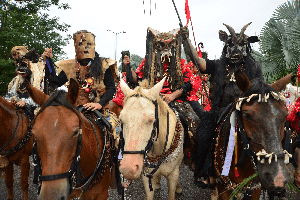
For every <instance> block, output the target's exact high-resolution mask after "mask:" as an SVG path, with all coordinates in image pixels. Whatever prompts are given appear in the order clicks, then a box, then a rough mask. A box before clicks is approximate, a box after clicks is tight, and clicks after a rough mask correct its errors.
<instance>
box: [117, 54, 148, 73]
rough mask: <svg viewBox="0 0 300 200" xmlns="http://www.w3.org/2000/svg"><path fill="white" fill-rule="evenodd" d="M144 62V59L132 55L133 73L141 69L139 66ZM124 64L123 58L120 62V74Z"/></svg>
mask: <svg viewBox="0 0 300 200" xmlns="http://www.w3.org/2000/svg"><path fill="white" fill-rule="evenodd" d="M142 61H143V58H142V57H140V56H138V55H136V54H132V55H130V66H131V68H132V69H133V71H135V70H136V69H137V68H138V67H139V65H140V64H141V62H142ZM122 62H123V61H122V57H121V58H120V60H119V63H120V65H119V67H118V69H119V71H120V72H121V71H122Z"/></svg>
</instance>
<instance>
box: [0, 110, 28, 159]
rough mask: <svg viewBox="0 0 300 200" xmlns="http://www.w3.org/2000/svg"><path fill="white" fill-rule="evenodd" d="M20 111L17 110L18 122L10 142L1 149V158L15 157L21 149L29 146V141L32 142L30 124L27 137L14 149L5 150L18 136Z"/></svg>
mask: <svg viewBox="0 0 300 200" xmlns="http://www.w3.org/2000/svg"><path fill="white" fill-rule="evenodd" d="M18 109H19V108H17V110H16V113H17V116H18V121H17V124H16V127H15V129H14V131H13V133H12V134H11V136H10V138H9V140H8V141H7V142H6V143H5V144H4V145H3V147H1V148H0V157H1V156H11V155H13V154H14V153H16V152H17V151H19V150H20V149H22V148H23V147H24V146H25V145H26V144H27V142H29V140H30V138H31V136H32V133H31V126H30V123H29V125H28V128H27V132H26V134H25V136H24V137H23V138H22V139H21V140H20V141H19V142H18V143H17V144H16V145H15V146H14V147H12V148H10V149H8V150H4V148H5V147H6V146H7V145H8V144H9V143H10V142H11V140H12V138H13V137H14V135H15V134H16V132H17V129H18V127H19V124H20V114H19V112H18ZM29 121H30V120H29Z"/></svg>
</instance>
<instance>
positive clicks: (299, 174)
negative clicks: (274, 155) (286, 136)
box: [294, 147, 300, 187]
mask: <svg viewBox="0 0 300 200" xmlns="http://www.w3.org/2000/svg"><path fill="white" fill-rule="evenodd" d="M294 156H295V160H296V163H297V164H298V167H297V168H296V169H295V174H294V179H295V180H294V181H295V184H296V186H297V187H300V148H298V147H296V148H295V153H294Z"/></svg>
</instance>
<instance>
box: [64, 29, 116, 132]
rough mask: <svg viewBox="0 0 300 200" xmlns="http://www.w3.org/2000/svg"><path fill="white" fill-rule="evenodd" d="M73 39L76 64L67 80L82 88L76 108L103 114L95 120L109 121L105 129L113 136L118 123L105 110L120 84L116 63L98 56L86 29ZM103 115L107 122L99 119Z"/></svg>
mask: <svg viewBox="0 0 300 200" xmlns="http://www.w3.org/2000/svg"><path fill="white" fill-rule="evenodd" d="M73 40H74V46H75V53H76V56H75V58H76V62H75V66H74V65H73V66H71V70H70V72H69V77H70V78H73V79H75V80H77V81H78V83H79V85H80V88H81V90H80V91H79V97H78V102H80V104H78V106H84V107H85V108H86V109H87V110H91V111H96V112H95V115H97V113H99V114H98V115H100V114H101V113H102V114H101V116H98V117H99V118H101V120H102V122H107V121H109V122H110V125H109V124H106V125H108V126H107V127H109V130H110V131H112V132H113V134H116V133H115V126H116V125H117V124H119V123H117V122H116V121H117V117H116V116H115V115H114V113H112V112H110V111H109V110H108V109H106V108H108V102H109V101H110V100H111V99H112V98H113V96H114V93H115V92H116V87H115V85H116V84H117V83H118V81H119V72H118V68H117V61H115V60H112V59H108V58H104V57H99V54H98V53H97V52H96V51H95V35H94V34H93V33H91V32H88V31H87V30H80V31H77V32H76V33H74V34H73ZM65 67H68V65H66V66H65ZM62 70H63V68H62ZM97 111H98V112H97ZM100 112H101V113H100ZM102 115H103V116H104V117H105V118H106V119H105V118H102ZM104 124H105V123H104ZM110 126H111V127H110ZM110 128H111V129H110Z"/></svg>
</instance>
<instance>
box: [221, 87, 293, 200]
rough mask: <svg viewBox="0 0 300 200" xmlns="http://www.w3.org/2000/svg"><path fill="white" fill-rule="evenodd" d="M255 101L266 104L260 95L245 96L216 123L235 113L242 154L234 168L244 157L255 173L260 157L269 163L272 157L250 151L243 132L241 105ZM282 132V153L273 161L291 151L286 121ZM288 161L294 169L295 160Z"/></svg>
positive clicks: (226, 182)
mask: <svg viewBox="0 0 300 200" xmlns="http://www.w3.org/2000/svg"><path fill="white" fill-rule="evenodd" d="M271 94H272V96H273V98H274V99H275V100H279V99H280V96H279V95H278V94H277V93H275V92H273V91H271ZM256 99H258V102H263V101H264V102H267V98H266V96H264V97H262V95H260V94H259V95H256V94H255V95H253V94H252V95H250V96H247V97H242V98H239V99H238V100H236V101H235V102H234V103H231V104H229V105H228V106H227V107H226V108H225V109H224V111H223V112H222V113H221V115H220V118H219V119H218V121H217V122H218V124H220V123H222V122H225V121H226V120H227V118H228V116H229V115H230V114H231V113H232V112H233V111H236V112H237V114H236V117H237V125H238V130H239V131H238V132H239V133H240V136H241V140H242V144H243V152H242V155H241V157H240V159H239V161H238V162H237V163H236V165H235V166H236V167H238V166H240V165H241V164H242V163H243V162H244V158H245V156H247V157H249V158H250V159H251V161H252V163H253V168H254V170H255V172H257V161H258V160H260V157H262V160H263V159H265V158H268V159H269V163H270V162H271V160H272V156H271V157H269V155H271V154H267V153H265V154H261V155H260V156H258V154H259V153H261V152H258V153H255V151H254V150H253V149H252V147H251V145H250V142H249V140H248V137H247V134H246V132H245V130H244V124H243V121H242V111H241V106H242V104H243V103H244V102H250V100H256ZM284 130H285V139H284V146H283V150H284V151H283V153H281V154H278V155H275V154H273V155H274V159H275V161H276V160H277V158H285V157H286V156H287V155H289V154H290V153H291V151H292V141H291V129H290V126H289V122H287V121H286V122H285V128H284ZM219 131H220V130H219ZM224 146H225V144H224ZM224 153H225V152H224ZM290 159H291V162H292V164H293V165H294V167H297V163H296V161H295V159H294V158H290ZM261 162H262V161H261ZM221 179H222V178H221ZM222 180H223V179H222ZM223 182H224V183H225V184H226V185H228V187H231V186H232V185H233V184H232V182H231V181H230V180H229V179H228V178H227V179H226V181H225V180H223ZM248 192H249V191H248ZM247 195H249V194H247ZM272 195H274V194H272ZM275 195H276V194H275ZM250 196H251V192H250Z"/></svg>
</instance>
